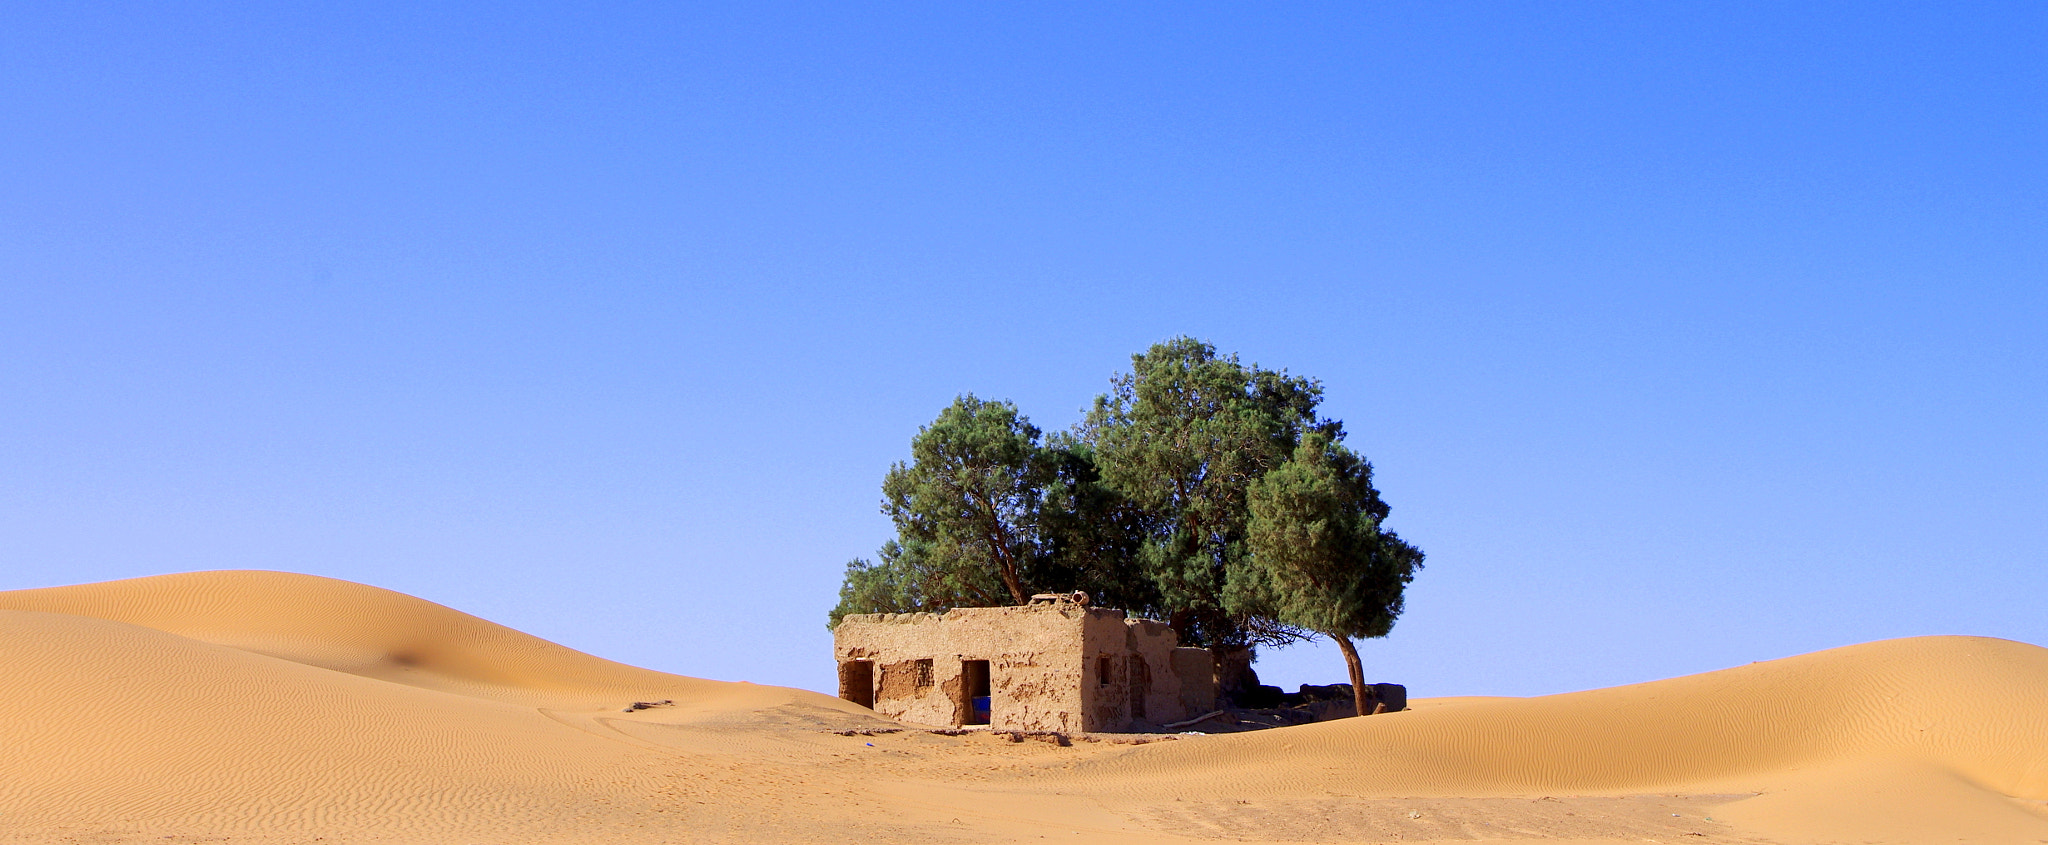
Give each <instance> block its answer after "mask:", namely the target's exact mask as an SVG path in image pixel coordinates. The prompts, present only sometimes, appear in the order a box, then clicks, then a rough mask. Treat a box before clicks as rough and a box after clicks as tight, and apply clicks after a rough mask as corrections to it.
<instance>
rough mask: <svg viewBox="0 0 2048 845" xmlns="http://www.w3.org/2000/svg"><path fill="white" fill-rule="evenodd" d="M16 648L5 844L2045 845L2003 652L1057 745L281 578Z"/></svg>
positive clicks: (182, 585) (28, 598) (2025, 723)
mask: <svg viewBox="0 0 2048 845" xmlns="http://www.w3.org/2000/svg"><path fill="white" fill-rule="evenodd" d="M820 659H821V660H822V659H825V658H824V657H823V656H821V657H820ZM0 666H4V672H5V675H4V682H0V841H8V842H38V843H42V842H78V843H122V842H143V841H149V842H158V843H186V842H250V843H284V842H292V843H298V842H316V841H317V842H332V843H347V842H421V843H428V842H432V843H444V842H445V843H492V842H498V843H511V842H853V841H869V842H932V843H943V842H1035V841H1040V840H1047V841H1054V842H1076V843H1110V842H1115V843H1140V842H1174V843H1188V842H1213V841H1219V840H1220V841H1252V842H1396V841H1402V842H1414V841H1501V840H1546V841H1564V842H1582V843H1591V842H1644V841H1653V842H1730V843H1788V844H1789V843H1823V842H1843V843H1852V842H1853V843H1866V842H1875V843H1893V842H1902V843H1904V842H1910V843H1922V842H1925V843H1934V842H1941V843H1953V842H1985V843H2036V842H2048V649H2042V648H2039V647H2036V646H2032V645H2027V644H2023V643H2016V642H2010V641H2005V640H1992V639H1981V638H1968V637H1928V638H1915V639H1905V640H1892V641H1887V642H1876V643H1867V644H1863V645H1858V646H1852V647H1848V648H1841V649H1835V650H1831V651H1825V652H1820V653H1816V654H1808V655H1803V656H1798V657H1791V658H1785V659H1781V660H1771V661H1765V662H1760V663H1755V664H1751V665H1748V666H1741V667H1737V668H1733V669H1727V670H1724V671H1719V672H1711V673H1707V674H1703V675H1695V676H1690V677H1683V678H1674V679H1670V680H1662V681H1653V682H1650V683H1644V684H1637V685H1634V686H1627V687H1617V688H1613V689H1602V690H1593V691H1588V692H1579V693H1570V694H1565V695H1555V696H1547V697H1542V698H1529V699H1502V698H1475V699H1445V700H1433V701H1432V700H1421V701H1418V702H1416V706H1415V707H1413V708H1412V709H1411V710H1409V711H1407V712H1402V713H1394V714H1386V715H1381V716H1375V717H1371V718H1366V719H1346V720H1340V721H1335V722H1327V723H1321V724H1314V725H1306V726H1301V727H1296V728H1284V729H1278V730H1271V731H1260V732H1254V733H1245V734H1235V735H1228V736H1182V737H1176V738H1173V739H1168V740H1160V741H1155V742H1149V743H1144V744H1130V743H1128V742H1112V741H1086V740H1081V741H1075V742H1073V743H1072V744H1071V745H1070V746H1060V745H1058V744H1055V743H1053V742H1043V741H1038V740H1035V739H1027V740H1024V741H1017V742H1013V741H1011V740H1010V739H1009V738H1007V737H1004V736H998V735H991V734H971V735H965V736H945V735H939V734H934V733H930V732H925V731H921V730H916V729H914V728H911V729H904V728H905V726H902V725H897V724H895V723H892V722H888V721H886V720H882V719H880V718H878V717H876V716H875V715H874V714H873V713H870V712H869V711H867V710H865V709H863V708H860V707H857V706H854V705H852V704H849V703H846V702H843V701H839V700H837V699H835V698H832V697H829V696H825V695H820V694H817V693H812V692H806V691H802V690H794V689H784V688H779V687H767V686H758V685H753V684H746V683H725V682H716V681H706V680H699V679H694V678H687V677H681V676H676V675H668V674H663V673H659V672H653V671H649V670H644V669H638V668H634V667H631V666H625V665H622V664H618V663H613V662H610V661H606V660H603V659H601V658H597V657H593V656H590V655H586V654H583V653H580V652H577V651H573V650H571V649H568V648H565V647H562V646H559V645H556V644H553V643H549V642H546V641H544V640H541V639H538V638H535V637H531V636H528V635H525V634H521V633H519V632H517V631H514V630H511V629H509V628H505V627H503V626H499V625H495V624H492V623H490V622H487V621H484V620H482V619H478V618H475V617H473V616H469V615H466V614H463V613H461V612H458V611H455V610H452V609H449V608H446V607H442V606H440V605H437V604H433V603H431V602H427V601H423V600H420V599H416V598H412V597H409V596H405V595H401V594H398V593H393V592H390V591H387V590H382V589H378V588H375V587H369V586H364V585H360V584H353V583H348V582H344V581H336V580H331V579H326V578H318V577H313V576H307V575H293V574H286V573H276V572H203V573H191V574H181V575H166V576H159V577H153V578H141V579H135V580H129V581H118V582H112V583H105V584H88V585H83V586H76V587H57V588H49V589H37V590H18V591H14V592H0ZM664 700H667V701H672V702H673V703H672V704H668V705H663V706H656V707H651V708H647V709H641V710H635V711H632V712H625V711H626V709H627V708H629V707H631V705H632V704H633V703H634V702H658V701H664Z"/></svg>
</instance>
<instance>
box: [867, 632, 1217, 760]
mask: <svg viewBox="0 0 2048 845" xmlns="http://www.w3.org/2000/svg"><path fill="white" fill-rule="evenodd" d="M1178 645H1179V641H1178V637H1176V636H1175V634H1174V631H1173V629H1172V628H1169V627H1167V626H1166V624H1165V623H1162V622H1155V621H1152V620H1149V619H1126V618H1125V615H1124V612H1123V611H1121V610H1110V609H1102V608H1088V607H1085V606H1082V605H1080V604H1075V603H1072V602H1055V603H1042V604H1032V605H1026V606H1021V607H976V608H956V609H954V610H952V611H949V612H947V613H944V614H938V613H879V614H862V615H850V616H847V617H845V618H844V619H843V620H841V621H840V623H839V625H838V627H836V628H834V629H833V652H834V653H833V657H834V659H835V660H836V661H838V662H839V663H840V665H841V666H842V667H844V666H845V665H846V663H847V661H852V660H866V661H872V662H873V666H874V670H875V675H874V679H873V689H874V691H875V702H874V704H873V706H874V709H875V711H876V712H878V713H881V714H882V715H884V716H888V717H890V718H892V719H898V720H901V721H906V722H915V723H920V724H926V725H937V726H947V727H950V726H956V725H961V724H964V723H966V722H967V720H968V713H967V711H966V709H965V701H966V699H967V698H968V696H967V695H966V694H965V686H966V684H967V683H968V682H969V681H968V678H967V677H966V676H965V674H964V673H963V667H964V665H965V661H970V660H986V661H988V662H989V688H990V689H989V692H990V696H989V697H990V699H991V701H990V704H991V706H990V713H989V724H990V726H991V727H993V728H1000V729H1011V730H1044V731H1062V732H1073V731H1128V730H1155V729H1158V728H1159V727H1160V726H1162V725H1165V724H1167V723H1170V722H1175V721H1179V720H1182V719H1186V718H1189V717H1192V716H1199V715H1201V714H1203V713H1207V712H1209V710H1210V709H1211V705H1212V704H1213V703H1214V701H1215V689H1214V684H1213V672H1214V667H1213V663H1212V661H1211V660H1210V658H1209V652H1208V650H1206V649H1199V648H1179V647H1178ZM920 661H929V663H928V664H926V665H927V666H928V667H929V668H928V669H926V668H924V667H922V666H920ZM1105 670H1106V671H1105ZM842 677H846V676H845V675H842ZM844 694H846V693H845V691H842V695H844Z"/></svg>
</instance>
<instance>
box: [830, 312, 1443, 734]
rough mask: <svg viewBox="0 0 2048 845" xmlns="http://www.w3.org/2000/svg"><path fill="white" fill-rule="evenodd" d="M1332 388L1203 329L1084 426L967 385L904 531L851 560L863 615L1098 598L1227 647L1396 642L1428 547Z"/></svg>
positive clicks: (917, 450)
mask: <svg viewBox="0 0 2048 845" xmlns="http://www.w3.org/2000/svg"><path fill="white" fill-rule="evenodd" d="M1322 395H1323V392H1322V385H1321V384H1320V383H1319V382H1317V381H1315V380H1314V379H1309V378H1303V377H1298V376H1292V375H1289V374H1288V373H1287V372H1286V371H1284V370H1278V371H1276V370H1268V369H1263V368H1261V367H1259V366H1257V365H1249V366H1247V365H1245V364H1243V363H1241V362H1239V360H1238V359H1237V357H1236V356H1235V355H1219V354H1217V352H1216V349H1215V347H1213V346H1211V345H1209V344H1207V343H1204V342H1201V341H1198V340H1194V339H1192V338H1186V337H1182V338H1175V339H1173V340H1171V341H1168V342H1166V343H1161V344H1156V345H1154V346H1153V347H1152V348H1150V349H1148V350H1146V351H1145V352H1143V353H1140V354H1137V355H1133V356H1131V371H1130V372H1128V373H1124V374H1120V375H1118V376H1116V377H1115V378H1113V379H1112V380H1111V383H1110V391H1109V392H1108V393H1106V394H1104V395H1102V396H1099V397H1097V398H1096V400H1095V403H1094V406H1093V408H1092V409H1091V410H1090V411H1089V412H1088V414H1087V416H1086V418H1085V419H1084V420H1082V422H1081V423H1080V424H1079V425H1077V426H1076V427H1075V430H1074V431H1073V432H1071V433H1054V434H1052V435H1050V436H1046V435H1045V434H1044V433H1043V432H1041V431H1040V430H1039V429H1038V428H1037V427H1036V426H1033V425H1032V424H1031V422H1030V421H1029V420H1028V419H1026V418H1025V417H1024V416H1023V415H1022V414H1020V413H1018V411H1017V408H1016V406H1015V405H1013V404H1011V403H1009V402H1007V401H985V400H982V399H978V398H976V397H974V396H973V395H964V396H961V397H959V398H958V399H956V400H955V401H954V402H953V404H952V405H951V406H949V407H947V408H946V409H945V410H944V411H942V412H940V414H939V416H938V418H937V419H935V420H933V421H932V423H931V424H930V425H928V426H925V427H923V428H921V429H919V430H918V434H917V436H916V437H915V438H913V439H912V441H911V460H910V461H909V462H908V463H898V464H895V465H894V466H892V467H890V469H889V473H888V475H887V476H886V477H885V478H884V479H883V483H882V492H883V504H882V510H883V512H884V513H886V514H888V515H889V518H890V519H891V520H892V521H893V522H894V523H895V525H896V531H897V536H896V539H894V540H892V541H890V542H889V543H888V544H886V545H884V546H883V547H882V550H881V553H880V555H879V556H878V558H877V560H876V561H873V562H870V561H867V560H862V559H856V560H854V561H852V562H851V563H849V564H847V568H846V580H845V582H844V584H843V585H842V586H841V588H840V601H839V605H838V606H837V607H834V608H833V610H832V613H831V622H832V624H834V625H836V624H838V622H839V620H840V619H841V618H842V617H843V616H845V615H846V614H848V613H878V612H902V611H914V610H945V609H947V608H951V607H961V606H992V605H1001V604H1023V603H1024V602H1026V601H1027V600H1029V598H1030V596H1031V595H1032V594H1034V593H1038V592H1066V591H1069V590H1075V589H1080V590H1085V591H1087V592H1089V593H1090V594H1091V595H1093V596H1095V597H1096V598H1097V600H1098V601H1099V602H1100V603H1102V604H1105V605H1109V606H1114V607H1121V608H1124V609H1126V610H1128V611H1131V612H1133V613H1135V614H1139V615H1144V616H1153V617H1160V618H1164V619H1166V620H1167V621H1168V622H1169V623H1170V624H1172V625H1173V627H1174V628H1175V629H1176V630H1177V631H1178V632H1179V633H1180V636H1181V638H1182V640H1183V641H1185V642H1188V643H1190V644H1194V645H1203V646H1210V647H1217V648H1223V649H1229V648H1246V647H1250V646H1252V645H1256V644H1277V643H1286V642H1291V641H1294V640H1297V639H1300V638H1302V637H1304V636H1308V635H1310V633H1311V632H1312V633H1319V634H1323V635H1325V636H1329V637H1331V638H1332V639H1334V640H1336V641H1337V642H1338V644H1339V646H1340V648H1341V649H1342V650H1343V651H1344V652H1345V657H1346V662H1347V664H1348V666H1349V668H1350V669H1351V674H1352V680H1353V684H1354V689H1356V690H1358V691H1359V692H1360V694H1361V695H1362V694H1363V685H1362V683H1361V682H1360V679H1361V670H1360V668H1359V665H1358V658H1357V652H1356V650H1355V648H1354V647H1353V645H1352V643H1351V640H1352V639H1355V638H1361V637H1379V636H1385V635H1386V634H1387V632H1388V631H1389V630H1391V629H1392V626H1393V623H1394V619H1395V618H1396V617H1398V616H1399V615H1400V613H1401V609H1402V594H1403V590H1404V588H1405V587H1406V585H1407V584H1408V583H1409V582H1410V581H1411V580H1413V578H1414V572H1415V570H1416V569H1419V568H1420V567H1421V565H1422V552H1421V551H1420V550H1417V549H1416V548H1415V547H1413V546H1411V545H1409V544H1407V543H1405V542H1403V541H1402V540H1401V539H1400V538H1399V537H1397V536H1395V535H1394V534H1393V533H1392V532H1390V531H1386V530H1385V529H1384V528H1383V527H1382V525H1381V523H1382V522H1383V521H1384V520H1385V519H1386V517H1387V513H1388V509H1387V506H1386V504H1385V503H1384V502H1382V501H1381V500H1380V496H1379V492H1378V491H1377V490H1375V489H1374V488H1373V486H1372V466H1371V464H1369V463H1367V462H1366V461H1365V459H1364V458H1362V457H1360V456H1359V455H1357V454H1356V453H1354V452H1352V451H1351V450H1350V449H1348V448H1346V447H1345V446H1344V445H1343V440H1344V427H1343V424H1342V423H1340V422H1338V421H1336V420H1330V419H1324V418H1322V417H1320V416H1318V415H1317V411H1316V407H1317V405H1318V404H1319V403H1320V402H1321V401H1322Z"/></svg>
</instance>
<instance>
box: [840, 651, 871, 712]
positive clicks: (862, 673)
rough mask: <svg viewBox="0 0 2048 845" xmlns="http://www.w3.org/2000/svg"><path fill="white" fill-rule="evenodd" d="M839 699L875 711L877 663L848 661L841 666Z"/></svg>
mask: <svg viewBox="0 0 2048 845" xmlns="http://www.w3.org/2000/svg"><path fill="white" fill-rule="evenodd" d="M839 697H840V698H843V699H846V700H847V701H851V702H853V703H855V704H858V705H860V706H862V707H866V708H868V709H870V710H873V709H874V707H875V661H872V660H848V661H846V662H844V663H841V664H839Z"/></svg>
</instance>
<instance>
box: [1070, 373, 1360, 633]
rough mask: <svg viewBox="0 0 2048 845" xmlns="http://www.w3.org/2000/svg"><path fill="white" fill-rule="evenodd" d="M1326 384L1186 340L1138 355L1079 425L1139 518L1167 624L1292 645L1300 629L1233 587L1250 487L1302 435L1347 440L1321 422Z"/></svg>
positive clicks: (1141, 556)
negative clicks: (1233, 596)
mask: <svg viewBox="0 0 2048 845" xmlns="http://www.w3.org/2000/svg"><path fill="white" fill-rule="evenodd" d="M1321 398H1322V386H1321V385H1320V384H1318V383H1317V382H1316V381H1314V380H1313V379H1306V378H1299V377H1294V376H1289V375H1288V374H1287V373H1286V372H1285V371H1277V372H1276V371H1273V370H1266V369H1262V368H1260V367H1258V366H1256V365H1254V366H1250V367H1247V366H1245V365H1243V364H1241V363H1239V361H1238V359H1237V357H1236V356H1235V355H1231V356H1219V355H1217V354H1216V349H1215V347H1213V346H1211V345H1209V344H1207V343H1204V342H1201V341H1197V340H1194V339H1192V338H1187V337H1181V338H1175V339H1173V340H1170V341H1168V342H1166V343H1161V344H1156V345H1154V346H1153V347H1152V348H1151V349H1149V350H1147V351H1146V352H1144V353H1141V354H1138V355H1133V356H1131V372H1129V373H1127V374H1122V375H1119V376H1117V377H1116V378H1114V379H1113V380H1112V381H1111V390H1110V392H1109V393H1108V394H1105V395H1103V396H1100V397H1097V399H1096V400H1095V407H1094V409H1093V410H1092V411H1091V412H1090V413H1089V414H1088V417H1087V419H1086V420H1085V421H1083V423H1082V425H1081V426H1080V434H1081V438H1082V440H1084V441H1085V442H1087V443H1088V445H1090V446H1091V447H1093V450H1094V460H1095V463H1096V465H1097V466H1098V467H1099V469H1100V472H1101V475H1102V480H1103V483H1104V485H1105V486H1106V487H1108V488H1109V489H1111V490H1113V491H1115V492H1117V493H1120V494H1121V495H1122V496H1123V497H1124V498H1126V499H1127V500H1128V501H1129V503H1130V504H1131V505H1132V506H1133V507H1135V508H1136V509H1137V510H1138V511H1139V512H1140V513H1141V514H1142V516H1141V517H1140V518H1139V519H1138V520H1137V522H1138V523H1139V525H1138V528H1139V529H1140V530H1141V532H1142V536H1143V539H1142V541H1141V543H1140V544H1139V547H1138V549H1137V555H1136V560H1137V563H1138V568H1139V569H1140V571H1141V572H1142V573H1143V575H1144V577H1145V578H1146V579H1147V580H1149V581H1151V583H1152V586H1153V588H1154V589H1155V590H1156V591H1157V593H1158V602H1159V606H1160V609H1161V610H1162V611H1164V613H1165V615H1166V618H1167V621H1168V622H1169V623H1170V624H1172V625H1173V627H1174V628H1175V629H1176V630H1177V631H1179V632H1180V634H1181V636H1182V637H1183V638H1184V639H1186V640H1187V641H1189V642H1191V643H1194V644H1198V645H1205V646H1211V647H1223V648H1229V647H1244V646H1248V645H1250V644H1253V643H1284V642H1289V641H1292V640H1294V639H1297V638H1298V637H1299V631H1297V630H1295V629H1292V628H1289V627H1288V626H1286V625H1282V624H1277V620H1275V619H1274V618H1273V617H1271V616H1268V615H1262V614H1259V613H1257V612H1256V610H1257V608H1253V607H1250V606H1246V607H1243V608H1238V609H1233V608H1231V607H1228V606H1226V604H1225V602H1224V600H1223V596H1224V591H1225V587H1226V585H1227V584H1228V583H1229V582H1230V581H1231V579H1232V578H1233V577H1234V575H1235V573H1236V572H1237V571H1238V570H1240V569H1242V568H1243V567H1244V566H1245V565H1246V563H1247V561H1246V557H1247V554H1248V552H1247V549H1246V547H1245V545H1244V540H1245V530H1246V525H1247V522H1248V520H1249V518H1250V511H1249V508H1248V498H1247V496H1248V491H1249V490H1250V487H1251V484H1252V482H1253V481H1255V480H1257V479H1258V478H1259V477H1260V476H1262V475H1264V474H1265V473H1266V472H1267V471H1268V470H1270V469H1272V468H1273V467H1274V466H1277V465H1279V464H1280V463H1282V462H1284V461H1285V460H1286V459H1287V457H1288V456H1289V455H1290V454H1292V453H1293V451H1294V447H1295V445H1296V444H1297V443H1299V442H1300V440H1301V437H1302V435H1303V434H1305V433H1308V432H1320V433H1322V434H1323V435H1324V436H1326V437H1329V438H1337V437H1341V436H1342V426H1341V425H1340V424H1339V423H1336V422H1334V421H1323V420H1318V419H1317V418H1316V416H1315V407H1316V403H1317V402H1318V401H1320V400H1321Z"/></svg>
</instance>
